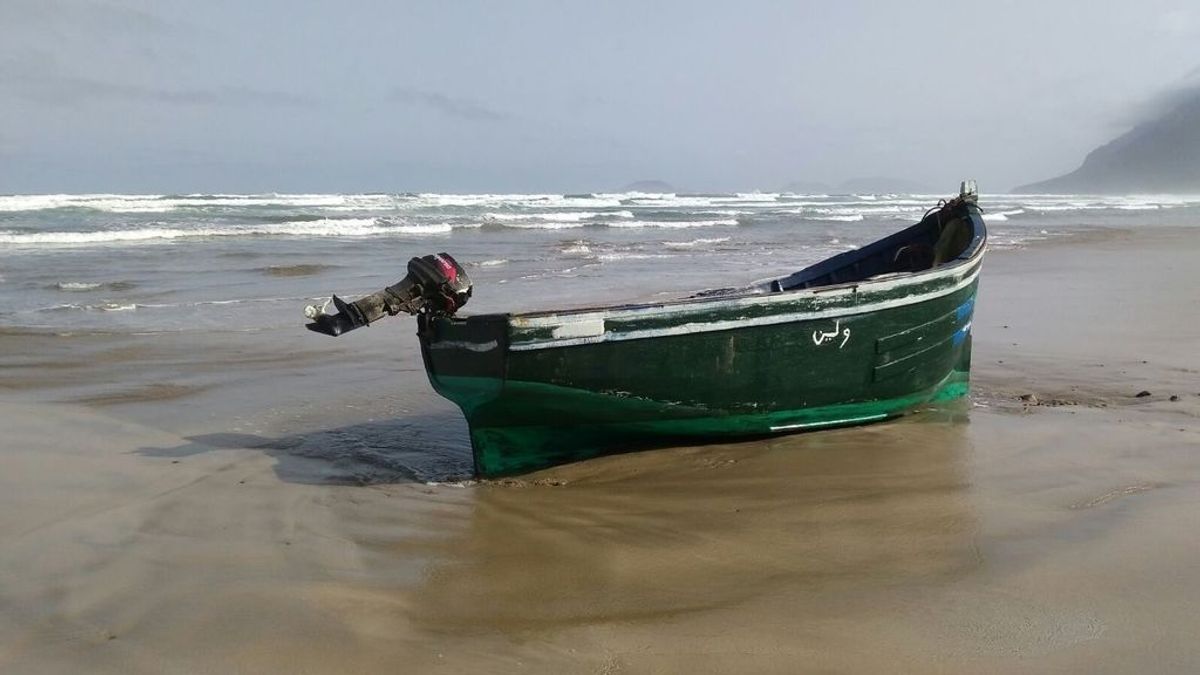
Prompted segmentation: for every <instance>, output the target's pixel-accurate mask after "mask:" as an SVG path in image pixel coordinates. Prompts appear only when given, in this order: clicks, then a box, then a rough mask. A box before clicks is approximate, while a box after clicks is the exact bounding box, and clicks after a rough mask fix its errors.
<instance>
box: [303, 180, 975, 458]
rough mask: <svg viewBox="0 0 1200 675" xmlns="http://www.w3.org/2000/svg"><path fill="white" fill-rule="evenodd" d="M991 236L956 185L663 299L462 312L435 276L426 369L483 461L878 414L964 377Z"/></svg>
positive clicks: (957, 388)
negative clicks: (742, 276)
mask: <svg viewBox="0 0 1200 675" xmlns="http://www.w3.org/2000/svg"><path fill="white" fill-rule="evenodd" d="M986 238H987V235H986V230H985V227H984V223H983V219H982V218H981V216H980V211H979V208H978V206H977V205H976V197H975V191H974V187H973V184H966V183H964V187H963V191H962V193H961V194H960V195H959V196H958V197H956V198H955V199H953V200H951V201H949V202H948V203H944V204H942V205H940V206H939V207H937V208H935V209H933V210H931V211H930V212H929V213H928V214H927V215H926V216H925V217H924V218H923V219H922V220H921V222H919V223H917V224H916V225H913V226H911V227H909V228H907V229H904V230H902V231H900V232H897V233H895V234H892V235H891V236H888V237H886V238H884V239H881V240H879V241H876V242H874V243H872V244H870V245H867V246H864V247H862V248H860V249H857V250H854V251H849V252H846V253H842V254H840V255H837V256H834V257H832V258H829V259H828V260H825V261H823V262H821V263H818V264H816V265H813V266H811V267H808V268H806V269H803V270H800V271H799V272H796V273H795V274H792V275H790V276H787V277H783V278H779V279H775V280H772V281H769V282H766V283H762V284H757V285H754V286H751V287H745V288H738V289H722V290H718V291H709V292H705V293H700V294H697V295H695V296H692V297H687V298H682V299H679V300H674V301H668V302H656V303H647V304H628V305H617V306H609V307H593V308H585V309H572V310H565V311H545V312H530V313H523V314H484V315H479V316H454V315H453V311H454V310H455V309H457V306H461V302H465V300H466V296H469V294H470V285H469V281H468V282H465V294H466V296H464V295H463V293H464V289H463V288H462V287H461V285H460V287H457V288H452V289H449V290H447V289H444V288H443V289H442V290H441V291H439V292H437V293H433V294H432V298H433V300H432V301H431V302H430V303H428V304H427V305H426V306H425V307H423V308H418V309H417V310H416V311H415V313H417V314H418V320H419V321H418V323H419V330H418V336H419V338H420V342H421V351H422V354H423V357H424V361H425V368H426V371H427V372H428V375H429V381H430V383H432V385H433V388H434V389H435V390H436V391H437V392H438V393H439V394H441V395H442V396H445V397H446V398H448V399H450V400H451V401H453V402H454V403H455V404H457V405H458V406H459V407H460V408H461V409H462V412H463V414H464V415H465V416H466V419H467V423H468V425H469V427H470V435H471V446H472V448H473V451H474V459H475V469H476V472H477V473H478V474H479V475H480V476H488V477H490V476H502V475H510V474H517V473H522V472H527V471H531V470H535V469H540V468H544V467H548V466H551V465H555V464H561V463H565V462H573V461H576V460H582V459H586V458H590V457H595V456H598V455H605V454H612V453H617V452H625V451H629V450H634V449H644V448H646V447H654V446H665V445H672V444H681V443H695V442H702V441H705V440H712V439H720V438H739V437H742V438H744V437H760V436H770V435H774V434H784V433H794V432H799V431H809V430H814V429H826V428H830V427H838V426H845V425H853V424H864V423H869V422H876V421H880V420H885V419H888V418H892V417H896V416H899V415H903V414H905V413H908V412H911V411H913V410H915V409H917V408H919V407H921V406H924V405H926V404H929V403H930V402H934V401H944V400H949V399H953V398H956V397H960V396H963V395H965V394H966V393H967V386H968V371H969V368H970V362H971V316H972V310H973V308H974V304H975V291H976V288H977V286H978V278H979V272H980V268H981V265H982V262H983V256H984V252H985V249H986ZM427 258H439V259H448V260H449V263H451V264H452V267H453V269H452V270H450V272H453V275H454V277H455V280H456V281H459V282H462V281H464V280H465V273H463V272H462V269H461V268H459V267H458V266H457V264H456V263H454V262H453V259H452V258H450V257H449V256H446V255H445V254H441V255H440V256H427ZM418 260H421V259H414V262H416V261H418ZM437 264H440V263H437ZM412 269H413V267H412V264H411V263H410V278H411V277H412V276H413V275H412V274H411V272H412ZM447 269H448V268H446V267H443V268H442V270H443V272H445V271H446V270H447ZM447 278H448V273H444V274H442V275H441V276H437V275H434V276H433V277H430V278H429V280H427V282H426V283H425V284H424V286H423V287H424V288H426V289H428V288H430V287H432V286H433V283H432V282H433V281H438V282H440V283H443V284H444V283H445V281H446V279H447ZM402 283H403V282H402ZM397 286H400V285H399V284H398V285H397ZM414 287H422V284H421V283H420V280H419V279H418V282H417V283H416V284H414ZM395 288H396V287H393V289H395ZM455 292H457V295H455ZM381 293H383V292H381ZM377 295H378V294H377ZM335 300H336V298H335ZM364 300H365V299H364ZM458 300H461V302H458ZM359 302H360V303H361V302H363V301H362V300H360V301H359ZM438 303H440V304H438ZM369 304H370V303H368V305H369ZM385 304H386V303H385ZM393 304H395V303H393ZM431 308H432V309H431ZM339 309H343V311H342V313H341V314H339V315H336V316H335V317H332V318H331V317H330V316H329V315H324V314H322V313H321V312H319V311H316V312H311V313H310V316H312V317H314V318H315V320H316V323H315V324H312V325H310V327H311V328H313V329H314V330H318V331H320V332H326V333H330V334H337V332H341V331H340V330H339V331H337V332H333V330H332V329H328V328H329V326H324V327H323V326H322V325H321V324H322V322H323V321H324V322H325V323H326V324H330V325H332V324H334V323H336V321H337V320H339V319H341V318H343V317H345V315H346V314H347V311H346V310H345V303H342V304H339ZM349 309H350V310H353V309H354V308H353V307H352V306H351V307H350V308H349ZM392 309H394V308H393V307H385V308H384V311H386V313H391V314H394V313H396V312H395V311H392ZM409 309H410V308H408V307H400V308H399V310H403V311H408V310H409ZM380 315H381V314H380ZM359 318H361V319H362V320H363V321H365V322H369V320H370V319H372V318H374V316H373V315H372V313H371V312H366V313H364V315H363V316H362V317H359ZM355 320H357V319H355ZM353 323H354V321H350V322H349V324H353ZM349 324H347V328H346V329H348V328H352V327H354V326H353V325H349Z"/></svg>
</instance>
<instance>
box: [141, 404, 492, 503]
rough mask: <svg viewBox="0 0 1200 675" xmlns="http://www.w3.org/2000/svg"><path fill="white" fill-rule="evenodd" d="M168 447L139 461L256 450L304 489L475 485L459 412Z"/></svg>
mask: <svg viewBox="0 0 1200 675" xmlns="http://www.w3.org/2000/svg"><path fill="white" fill-rule="evenodd" d="M184 440H185V441H187V442H186V443H183V444H181V445H177V446H173V447H146V448H140V449H138V450H136V451H135V452H136V453H137V454H139V455H142V456H144V457H161V458H170V459H174V460H181V459H183V458H186V457H192V456H195V455H201V454H205V453H209V452H213V451H217V450H254V451H258V452H262V453H263V454H265V455H268V456H270V457H271V458H273V459H274V460H275V466H274V470H275V474H276V475H277V476H278V477H279V479H280V480H283V481H286V482H289V483H300V484H305V485H379V484H397V483H414V482H421V483H424V482H446V481H461V480H468V479H470V478H472V472H473V466H472V460H471V445H470V441H469V440H468V435H467V426H466V423H465V422H464V421H463V419H462V416H461V415H460V414H458V412H457V411H447V412H445V413H431V414H425V415H415V416H407V417H404V418H397V419H389V420H379V421H371V422H363V423H359V424H351V425H347V426H343V427H336V428H331V429H318V430H315V431H310V432H304V433H297V434H292V435H288V436H280V437H268V436H261V435H257V434H249V433H241V432H221V433H211V434H198V435H195V436H187V437H185V438H184Z"/></svg>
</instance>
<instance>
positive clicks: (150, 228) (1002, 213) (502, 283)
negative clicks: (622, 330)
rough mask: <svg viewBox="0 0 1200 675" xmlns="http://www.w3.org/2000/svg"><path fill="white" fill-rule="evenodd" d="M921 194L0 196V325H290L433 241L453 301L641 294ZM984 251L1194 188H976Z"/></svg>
mask: <svg viewBox="0 0 1200 675" xmlns="http://www.w3.org/2000/svg"><path fill="white" fill-rule="evenodd" d="M937 200H938V197H935V196H921V195H850V196H844V195H843V196H827V195H787V194H759V193H753V194H741V195H738V194H727V195H647V194H637V193H628V194H597V195H590V194H588V195H567V196H563V195H432V194H421V195H409V194H401V195H175V196H170V195H168V196H162V195H32V196H31V195H25V196H0V327H4V328H14V327H20V328H39V329H46V330H76V331H77V330H93V331H97V330H98V331H116V332H163V331H167V332H174V331H190V330H204V331H239V330H240V331H245V330H261V329H267V328H282V327H286V326H295V325H297V324H299V323H300V322H301V315H300V309H301V308H302V306H303V305H304V304H306V303H308V302H310V301H312V300H314V299H317V298H320V297H326V296H328V294H329V293H331V292H337V293H339V294H341V295H347V296H354V295H358V294H362V293H367V292H372V291H375V290H377V289H378V288H380V287H382V286H385V285H388V284H391V283H394V282H395V281H397V280H398V279H400V278H401V277H403V276H404V272H405V269H404V267H405V264H406V263H407V261H408V259H409V258H410V257H412V256H416V255H423V254H426V253H430V252H437V251H447V252H450V253H451V254H452V255H454V256H455V257H456V258H458V259H459V260H460V261H461V262H463V263H465V264H466V265H467V267H468V270H469V272H470V274H471V276H472V278H473V279H474V281H475V284H476V292H475V296H474V297H473V298H472V300H471V304H470V305H469V307H468V311H472V312H481V311H507V310H520V309H535V308H550V307H554V306H558V305H564V304H565V305H572V304H581V303H587V302H596V301H612V302H618V301H625V300H637V299H642V300H645V299H650V298H653V297H655V296H656V295H658V294H669V295H675V294H679V293H686V292H692V291H696V290H702V289H705V288H713V287H721V286H732V285H741V284H745V283H749V282H751V281H756V280H761V279H766V278H771V277H773V276H778V275H783V274H787V273H790V272H793V271H795V270H797V269H799V268H801V267H803V266H805V265H808V264H811V263H814V262H817V261H819V260H821V259H823V258H825V257H828V256H829V255H832V254H834V253H838V252H841V251H845V250H848V249H851V248H854V247H856V246H860V245H863V244H865V243H867V242H870V241H872V240H874V239H876V238H878V237H880V236H882V235H884V234H886V233H889V232H892V231H894V230H896V229H899V228H900V227H902V226H904V225H906V224H910V223H912V222H915V221H917V220H918V219H920V217H921V216H922V214H923V213H924V212H925V211H926V210H927V209H928V208H930V207H932V206H934V205H935V204H936V203H937ZM981 203H982V205H983V206H984V208H985V210H986V213H987V219H988V222H989V226H990V227H991V244H992V246H993V248H1012V247H1020V246H1024V245H1027V244H1028V243H1030V242H1033V241H1037V240H1041V239H1046V238H1050V237H1056V236H1069V235H1071V234H1073V233H1077V232H1080V231H1084V230H1087V229H1091V228H1097V227H1127V226H1133V225H1141V224H1152V225H1154V224H1157V225H1161V224H1177V223H1187V222H1190V221H1194V220H1196V214H1197V213H1200V198H1196V199H1188V198H1179V197H1165V196H1164V197H1104V198H1100V197H1085V196H1061V197H1054V196H1010V195H989V196H985V197H984V198H983V199H982V200H981Z"/></svg>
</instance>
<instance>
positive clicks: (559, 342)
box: [509, 256, 982, 351]
mask: <svg viewBox="0 0 1200 675" xmlns="http://www.w3.org/2000/svg"><path fill="white" fill-rule="evenodd" d="M981 259H982V256H981V257H980V260H981ZM980 269H982V265H976V266H975V268H974V271H972V272H971V273H970V274H969V275H967V276H965V277H963V278H962V279H960V280H959V281H958V282H957V283H955V284H954V285H953V286H950V287H948V288H943V289H940V290H937V291H931V292H929V293H923V294H920V295H909V296H904V297H901V298H897V299H894V300H882V301H879V302H873V303H869V304H864V305H856V306H852V307H834V308H830V309H823V310H816V311H808V312H794V313H790V314H778V315H773V316H762V317H756V318H747V319H731V320H725V321H709V322H702V323H685V324H680V325H677V326H669V327H666V328H646V329H641V330H632V331H628V332H624V333H618V332H605V333H603V334H600V335H593V336H588V337H578V338H569V339H553V338H551V339H548V340H536V341H529V342H521V343H516V344H511V345H509V350H511V351H528V350H533V349H551V348H555V347H573V346H576V345H586V344H595V343H598V342H618V341H622V340H639V339H643V338H655V337H666V336H670V335H692V334H695V333H709V332H715V331H722V330H730V329H734V328H745V327H750V326H770V325H775V324H781V323H792V322H797V321H810V320H815V319H836V318H840V317H844V316H852V315H854V314H866V313H871V312H877V311H880V310H885V309H893V308H896V307H904V306H907V305H915V304H918V303H922V302H926V301H928V300H934V299H936V298H940V297H942V296H945V295H949V294H951V293H954V292H955V291H958V290H961V289H963V288H966V287H967V286H970V285H971V283H972V282H974V281H975V279H976V278H978V276H979V271H980ZM962 271H963V270H962V268H961V267H955V268H953V269H952V270H948V271H947V272H948V273H942V274H939V275H938V276H937V277H933V276H932V275H930V276H925V275H922V276H920V277H918V278H916V279H913V278H909V279H906V280H905V281H906V283H907V284H914V283H926V282H928V281H931V280H933V279H936V278H945V277H948V276H953V274H954V273H960V274H961V273H962ZM883 284H884V285H881V286H876V285H874V284H871V283H870V282H867V283H865V284H861V285H867V286H869V290H871V291H882V290H891V289H893V288H895V287H897V286H901V285H904V284H898V283H894V282H890V280H889V281H887V282H883ZM858 292H859V291H858V287H857V286H856V287H852V288H846V289H839V290H838V291H837V293H839V294H840V295H845V294H853V293H858ZM780 296H789V294H779V295H776V296H763V297H755V298H743V299H739V300H735V301H726V302H724V303H721V304H712V305H705V309H709V308H711V309H714V310H720V309H736V308H737V307H741V306H748V305H759V304H763V303H766V302H775V301H778V300H776V298H780ZM831 297H833V296H831ZM782 300H791V301H795V300H796V296H795V295H790V296H789V297H782ZM672 309H673V311H671V312H670V313H666V312H662V311H654V310H661V308H660V307H648V308H644V309H640V310H613V311H604V312H589V313H586V314H581V315H577V316H572V317H569V318H568V320H567V321H564V320H563V318H564V317H562V316H561V315H555V316H545V317H536V319H534V318H531V319H524V320H522V321H520V322H519V323H518V322H517V321H516V319H517V318H518V317H514V320H513V323H514V324H516V325H518V326H519V327H521V328H530V327H550V326H561V325H564V324H567V323H573V322H574V321H575V320H580V321H587V322H589V323H592V324H594V322H595V321H597V320H598V319H602V318H603V319H607V318H612V319H633V318H650V317H654V316H664V315H666V316H669V315H670V314H678V313H680V310H679V308H678V307H674V308H672ZM689 309H690V308H689ZM534 320H536V321H537V323H536V324H534V323H531V322H532V321H534Z"/></svg>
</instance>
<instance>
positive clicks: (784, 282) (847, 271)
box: [767, 200, 984, 293]
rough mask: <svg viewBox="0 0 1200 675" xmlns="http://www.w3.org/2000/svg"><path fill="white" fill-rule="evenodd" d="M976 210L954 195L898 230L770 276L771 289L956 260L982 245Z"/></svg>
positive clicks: (844, 281) (834, 281) (908, 271)
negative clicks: (906, 226) (830, 256)
mask: <svg viewBox="0 0 1200 675" xmlns="http://www.w3.org/2000/svg"><path fill="white" fill-rule="evenodd" d="M983 239H984V229H983V221H982V219H981V218H980V217H979V215H978V212H977V211H973V210H972V209H970V208H967V206H966V205H965V204H963V203H962V202H960V201H959V200H955V201H954V202H951V203H950V204H947V205H946V206H943V207H942V208H939V209H937V210H935V211H931V212H930V213H928V214H926V216H925V217H924V218H923V219H922V220H921V222H919V223H917V224H916V225H913V226H912V227H909V228H906V229H904V230H901V231H900V232H897V233H895V234H893V235H890V236H888V237H885V238H883V239H880V240H879V241H876V242H874V243H871V244H868V245H867V246H864V247H862V248H860V249H856V250H853V251H847V252H845V253H841V254H839V255H836V256H834V257H832V258H828V259H826V260H823V261H821V262H819V263H817V264H815V265H812V266H811V267H806V268H805V269H802V270H800V271H799V272H796V273H794V274H791V275H788V276H786V277H783V278H781V279H774V280H772V281H770V282H768V286H769V288H768V289H767V290H769V291H770V292H776V293H778V292H780V291H793V290H800V289H805V288H816V287H820V286H837V285H841V284H848V283H857V282H861V281H867V280H870V279H878V278H883V277H889V276H893V275H901V274H911V273H914V272H923V271H925V270H928V269H932V268H934V267H938V266H941V265H947V264H953V263H955V262H956V261H960V260H965V259H967V258H970V257H971V256H973V255H974V254H975V251H976V250H978V248H979V247H980V246H982V245H983Z"/></svg>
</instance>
